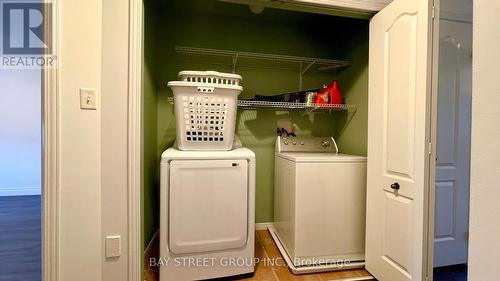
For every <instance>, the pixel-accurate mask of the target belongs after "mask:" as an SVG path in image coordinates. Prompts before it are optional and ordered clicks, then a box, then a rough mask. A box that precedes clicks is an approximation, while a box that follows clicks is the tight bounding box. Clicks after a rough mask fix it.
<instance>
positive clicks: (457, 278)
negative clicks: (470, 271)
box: [434, 264, 467, 281]
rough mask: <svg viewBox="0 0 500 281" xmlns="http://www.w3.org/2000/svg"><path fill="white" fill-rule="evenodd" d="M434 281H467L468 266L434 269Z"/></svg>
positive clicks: (459, 265) (460, 265)
mask: <svg viewBox="0 0 500 281" xmlns="http://www.w3.org/2000/svg"><path fill="white" fill-rule="evenodd" d="M434 281H467V265H466V264H457V265H451V266H443V267H436V268H434Z"/></svg>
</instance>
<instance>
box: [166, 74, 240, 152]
mask: <svg viewBox="0 0 500 281" xmlns="http://www.w3.org/2000/svg"><path fill="white" fill-rule="evenodd" d="M179 78H180V79H181V80H182V81H170V82H168V86H169V87H170V88H172V91H173V92H174V105H175V118H176V124H177V144H178V147H179V149H180V150H230V149H231V147H232V144H233V139H234V130H235V119H236V107H237V98H238V95H239V94H240V93H241V91H242V90H243V88H242V87H241V86H240V85H239V82H240V81H241V76H240V75H237V74H229V73H220V72H216V71H181V72H179Z"/></svg>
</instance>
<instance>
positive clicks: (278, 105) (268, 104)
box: [238, 100, 356, 111]
mask: <svg viewBox="0 0 500 281" xmlns="http://www.w3.org/2000/svg"><path fill="white" fill-rule="evenodd" d="M238 107H243V108H274V109H307V110H349V111H355V110H356V106H354V105H352V104H317V103H313V104H308V103H302V102H274V101H256V100H238Z"/></svg>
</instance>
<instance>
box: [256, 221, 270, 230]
mask: <svg viewBox="0 0 500 281" xmlns="http://www.w3.org/2000/svg"><path fill="white" fill-rule="evenodd" d="M273 225H274V223H273V222H259V223H256V224H255V230H267V229H268V228H269V227H272V226H273Z"/></svg>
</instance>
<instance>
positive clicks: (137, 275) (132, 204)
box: [127, 0, 144, 281]
mask: <svg viewBox="0 0 500 281" xmlns="http://www.w3.org/2000/svg"><path fill="white" fill-rule="evenodd" d="M129 9H130V10H129V42H128V50H129V67H128V71H129V79H128V121H127V122H128V142H127V150H128V151H127V153H128V159H127V162H128V163H127V177H128V180H127V183H128V187H127V192H128V202H127V203H128V219H127V220H128V233H127V234H128V237H129V241H128V248H129V259H128V280H129V281H139V280H142V273H143V269H142V256H143V253H142V243H141V239H142V238H143V231H142V227H141V225H142V224H141V222H142V219H141V217H142V212H141V194H142V192H141V190H142V185H141V169H142V167H141V152H142V149H141V147H142V129H141V127H142V80H143V79H142V78H143V67H142V62H143V51H142V48H143V17H144V4H143V1H142V0H129Z"/></svg>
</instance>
